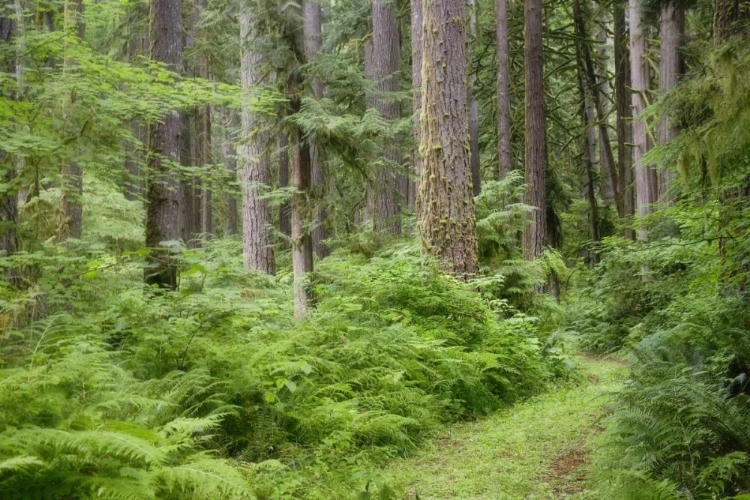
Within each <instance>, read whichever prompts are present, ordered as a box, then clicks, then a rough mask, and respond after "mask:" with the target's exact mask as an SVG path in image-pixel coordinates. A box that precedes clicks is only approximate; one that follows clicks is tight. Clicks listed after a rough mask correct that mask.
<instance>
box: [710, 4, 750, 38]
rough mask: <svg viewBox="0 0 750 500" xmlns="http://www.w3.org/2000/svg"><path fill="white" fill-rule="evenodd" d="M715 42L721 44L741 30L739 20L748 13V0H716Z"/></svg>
mask: <svg viewBox="0 0 750 500" xmlns="http://www.w3.org/2000/svg"><path fill="white" fill-rule="evenodd" d="M713 3H714V22H713V24H714V26H713V28H714V43H715V44H716V45H720V44H722V43H724V42H726V41H727V40H728V39H729V37H730V36H732V35H733V34H735V33H737V32H738V31H739V30H740V28H741V27H740V26H739V25H738V21H739V20H740V18H741V17H742V16H743V15H744V16H746V17H747V16H749V15H750V14H748V13H747V9H748V4H749V3H750V2H748V0H714V2H713Z"/></svg>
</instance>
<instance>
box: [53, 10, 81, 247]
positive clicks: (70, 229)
mask: <svg viewBox="0 0 750 500" xmlns="http://www.w3.org/2000/svg"><path fill="white" fill-rule="evenodd" d="M63 9H64V13H63V19H64V23H63V29H64V30H65V32H66V35H67V36H77V37H78V39H79V40H83V37H84V35H85V29H86V25H85V24H84V21H83V2H82V0H66V1H65V5H64V7H63ZM67 48H69V45H68V46H67ZM63 65H64V68H63V71H65V72H66V73H67V72H70V71H72V70H73V60H72V59H71V58H70V57H69V56H66V57H65V60H64V62H63ZM66 107H67V108H68V112H70V113H72V111H73V102H72V98H71V99H69V100H68V102H67V103H66ZM66 114H67V113H66ZM68 118H69V119H70V120H71V123H72V116H69V117H68ZM73 149H74V154H73V155H74V157H73V158H70V159H69V160H68V161H66V162H64V163H63V166H62V172H61V173H62V175H61V188H62V189H61V191H62V212H63V214H64V217H65V222H64V223H63V226H62V231H61V232H60V238H59V239H60V241H61V242H62V241H66V240H67V239H68V238H75V239H79V238H80V237H81V234H82V232H83V205H82V203H81V202H82V197H83V171H82V170H81V166H80V165H79V164H78V161H77V159H76V158H75V156H76V153H77V147H76V145H75V143H74V145H73Z"/></svg>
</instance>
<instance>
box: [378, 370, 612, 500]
mask: <svg viewBox="0 0 750 500" xmlns="http://www.w3.org/2000/svg"><path fill="white" fill-rule="evenodd" d="M580 364H581V369H582V371H583V373H584V374H585V379H584V381H583V382H582V383H581V384H580V385H577V386H575V387H569V388H564V389H561V390H558V391H551V392H548V393H546V394H543V395H540V396H538V397H536V398H533V399H531V400H529V401H526V402H524V403H522V404H519V405H516V406H514V407H512V408H509V409H508V410H506V411H503V412H500V413H498V414H497V415H494V416H492V417H489V418H487V419H483V420H480V421H478V422H473V423H468V424H461V425H456V426H454V427H452V428H451V429H450V430H449V431H448V432H447V433H446V434H445V435H444V436H442V437H440V438H439V439H437V440H435V442H434V444H433V446H431V447H430V448H429V449H427V450H425V451H423V452H421V453H419V454H417V455H416V456H414V457H411V458H409V459H405V460H398V461H395V462H394V463H392V464H391V466H390V467H389V468H388V470H387V473H386V475H387V476H388V477H390V478H392V479H391V480H392V484H405V485H406V490H407V492H408V494H409V498H419V499H420V500H440V499H448V498H450V499H465V500H480V499H481V500H523V499H533V500H541V499H556V500H557V499H577V500H582V499H593V498H595V497H594V496H593V495H592V494H591V493H587V492H586V485H587V479H588V466H589V464H590V454H591V452H592V446H593V444H592V439H593V438H594V437H595V436H596V435H597V434H599V433H600V432H601V430H602V429H601V426H600V422H599V419H600V417H601V416H602V415H603V413H604V409H605V406H606V405H607V403H608V400H609V398H608V397H607V393H608V392H611V391H612V390H613V389H616V388H617V387H618V385H619V383H620V380H621V378H622V373H623V371H624V370H623V367H622V365H620V364H619V363H617V362H615V361H609V360H603V359H582V360H581V361H580Z"/></svg>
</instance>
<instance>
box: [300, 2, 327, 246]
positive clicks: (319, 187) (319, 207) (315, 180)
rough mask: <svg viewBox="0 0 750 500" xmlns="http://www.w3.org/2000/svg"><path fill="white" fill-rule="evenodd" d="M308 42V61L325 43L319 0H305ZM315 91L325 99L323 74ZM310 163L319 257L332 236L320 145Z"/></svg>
mask: <svg viewBox="0 0 750 500" xmlns="http://www.w3.org/2000/svg"><path fill="white" fill-rule="evenodd" d="M304 9H305V12H304V15H305V21H304V28H303V31H304V33H303V34H304V38H305V41H304V45H305V58H306V59H307V62H308V63H309V62H312V61H314V60H315V59H316V58H317V57H318V53H319V52H320V47H321V45H322V43H323V40H322V31H321V20H320V17H321V9H320V4H319V3H318V1H317V0H305V2H304ZM312 91H313V97H314V98H315V99H322V98H323V93H324V91H325V89H324V87H323V82H322V81H321V80H320V79H319V78H313V80H312ZM310 163H311V168H312V184H311V194H312V201H313V203H314V204H315V216H314V225H313V229H312V242H313V243H312V244H313V251H314V252H315V255H317V257H318V258H319V259H322V258H324V257H326V256H327V255H328V249H327V248H326V247H325V245H324V244H323V242H324V241H325V240H326V239H327V238H328V232H327V231H326V222H327V218H328V216H327V215H328V214H327V211H326V209H325V206H324V205H325V197H326V176H325V172H324V170H323V162H322V155H321V150H320V148H319V147H318V146H317V145H315V144H311V145H310Z"/></svg>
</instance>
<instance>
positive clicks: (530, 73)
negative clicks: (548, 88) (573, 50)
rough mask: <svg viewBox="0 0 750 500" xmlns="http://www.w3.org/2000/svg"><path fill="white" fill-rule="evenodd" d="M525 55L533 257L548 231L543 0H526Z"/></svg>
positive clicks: (528, 248)
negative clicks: (532, 209) (532, 208)
mask: <svg viewBox="0 0 750 500" xmlns="http://www.w3.org/2000/svg"><path fill="white" fill-rule="evenodd" d="M524 20H525V24H526V30H525V33H524V43H525V45H524V56H525V64H526V193H525V196H524V202H525V203H526V204H527V205H530V206H532V207H534V208H535V210H534V211H533V212H532V213H531V215H530V217H531V224H529V225H527V226H526V227H525V229H524V232H523V242H524V245H523V248H524V257H525V258H526V259H527V260H533V259H536V258H537V257H539V256H540V255H541V254H542V251H543V250H544V237H545V234H546V232H547V216H546V214H547V197H546V175H547V173H546V171H547V135H546V122H545V116H544V54H543V52H542V0H525V4H524Z"/></svg>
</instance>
